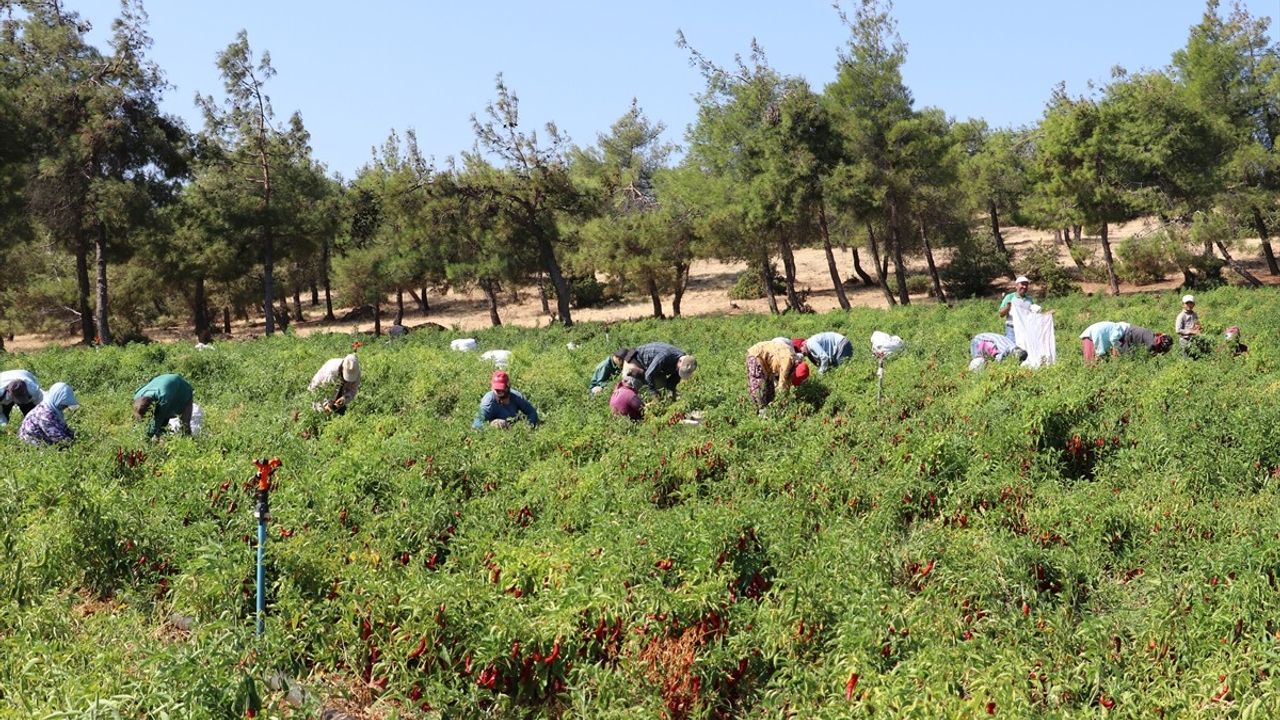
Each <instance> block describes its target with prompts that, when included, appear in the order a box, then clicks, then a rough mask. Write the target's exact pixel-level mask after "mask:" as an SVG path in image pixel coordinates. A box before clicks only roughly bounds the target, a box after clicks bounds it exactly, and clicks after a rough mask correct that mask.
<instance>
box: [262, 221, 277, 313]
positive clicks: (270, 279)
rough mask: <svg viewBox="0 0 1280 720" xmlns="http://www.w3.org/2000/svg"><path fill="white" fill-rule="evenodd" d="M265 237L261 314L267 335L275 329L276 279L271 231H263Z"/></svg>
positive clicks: (263, 242) (263, 244)
mask: <svg viewBox="0 0 1280 720" xmlns="http://www.w3.org/2000/svg"><path fill="white" fill-rule="evenodd" d="M264 235H265V237H264V238H263V241H262V315H263V323H264V327H263V332H265V333H266V334H267V337H271V335H272V334H273V333H274V332H275V331H276V316H275V307H274V305H275V299H276V279H275V260H276V258H275V247H274V243H273V242H272V239H271V233H270V232H267V233H264Z"/></svg>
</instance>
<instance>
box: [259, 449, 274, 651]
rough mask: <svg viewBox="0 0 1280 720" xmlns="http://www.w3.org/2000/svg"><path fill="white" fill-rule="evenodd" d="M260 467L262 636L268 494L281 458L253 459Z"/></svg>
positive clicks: (264, 601)
mask: <svg viewBox="0 0 1280 720" xmlns="http://www.w3.org/2000/svg"><path fill="white" fill-rule="evenodd" d="M253 464H254V465H256V466H257V467H258V492H257V500H258V502H257V504H256V506H255V508H254V511H253V515H254V517H256V518H257V519H258V637H262V633H263V620H264V619H265V617H266V612H267V568H266V563H265V558H266V551H267V522H268V521H269V520H271V512H270V509H269V508H268V501H267V496H268V495H269V494H270V492H271V476H272V475H275V472H276V470H277V469H278V468H279V467H280V458H271V459H270V460H268V459H266V458H259V459H257V460H254V461H253Z"/></svg>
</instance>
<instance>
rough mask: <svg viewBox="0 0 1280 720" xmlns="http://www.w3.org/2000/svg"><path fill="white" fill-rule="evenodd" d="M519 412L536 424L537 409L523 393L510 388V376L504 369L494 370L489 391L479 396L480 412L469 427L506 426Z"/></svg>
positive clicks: (532, 423) (533, 424) (508, 425)
mask: <svg viewBox="0 0 1280 720" xmlns="http://www.w3.org/2000/svg"><path fill="white" fill-rule="evenodd" d="M521 413H524V416H525V418H526V419H528V420H529V424H530V425H532V426H535V427H536V426H537V424H538V411H537V410H535V409H534V408H533V405H532V404H530V402H529V401H528V400H526V399H525V397H524V395H521V394H520V393H518V392H516V391H515V390H512V389H511V378H510V377H508V375H507V373H506V371H505V370H495V371H494V372H493V376H492V377H490V378H489V392H487V393H485V394H484V397H482V398H480V412H478V413H476V419H475V420H474V421H473V422H472V423H471V427H473V428H476V429H480V428H483V427H484V426H485V425H491V426H493V427H497V428H508V427H510V426H511V422H512V421H513V420H515V419H517V417H518V416H519V415H520V414H521Z"/></svg>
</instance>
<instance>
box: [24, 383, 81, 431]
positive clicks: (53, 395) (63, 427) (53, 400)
mask: <svg viewBox="0 0 1280 720" xmlns="http://www.w3.org/2000/svg"><path fill="white" fill-rule="evenodd" d="M78 407H80V402H79V401H78V400H76V395H75V393H73V392H71V386H69V385H67V384H66V383H54V384H53V387H51V388H49V392H47V393H45V395H44V399H43V400H41V401H40V404H39V405H36V406H35V408H34V409H33V410H31V412H29V413H27V414H26V415H25V416H24V417H23V418H22V426H21V427H20V428H18V438H19V439H20V440H22V441H23V442H28V443H31V444H32V445H56V444H58V443H70V442H72V441H74V440H75V439H76V435H75V433H73V432H71V428H70V427H69V426H68V425H67V419H66V417H64V416H63V411H65V410H72V409H75V408H78Z"/></svg>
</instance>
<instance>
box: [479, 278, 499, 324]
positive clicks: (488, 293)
mask: <svg viewBox="0 0 1280 720" xmlns="http://www.w3.org/2000/svg"><path fill="white" fill-rule="evenodd" d="M480 288H481V289H482V290H484V296H485V297H486V298H488V299H489V324H490V325H492V326H494V327H498V326H499V325H501V324H502V318H500V317H498V293H497V291H496V290H494V287H493V282H492V281H490V280H482V281H480Z"/></svg>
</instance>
